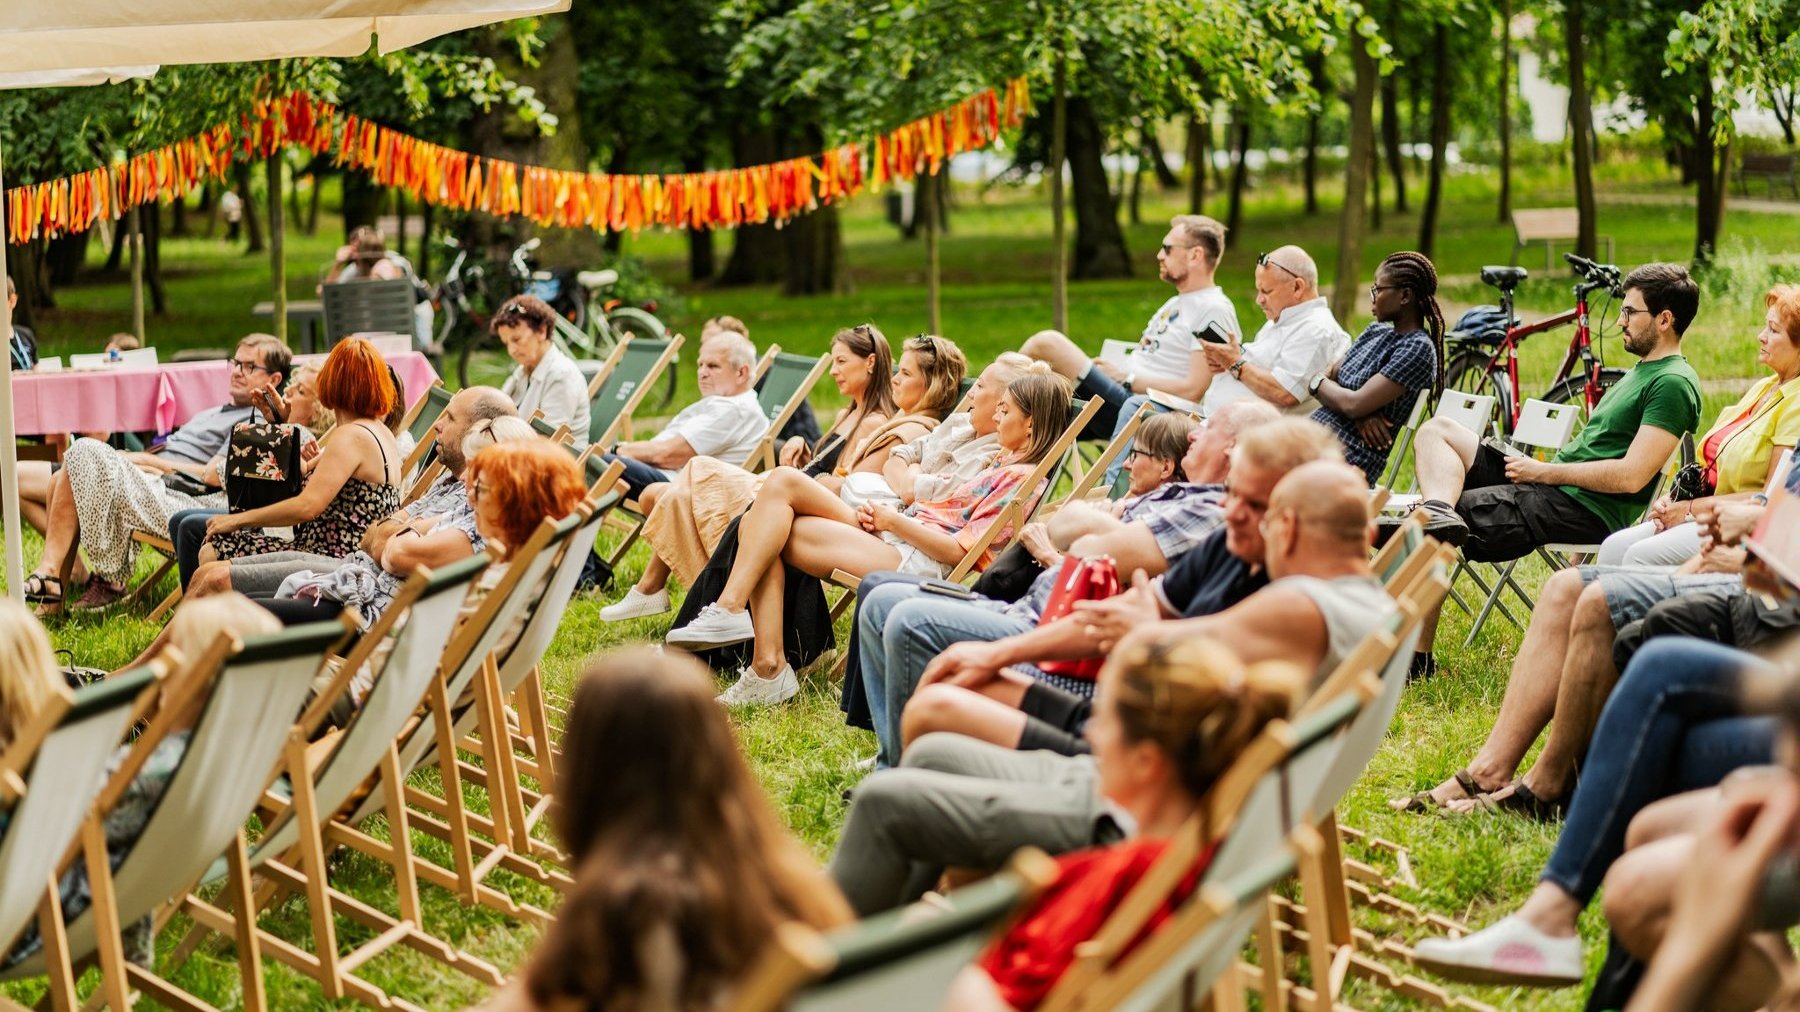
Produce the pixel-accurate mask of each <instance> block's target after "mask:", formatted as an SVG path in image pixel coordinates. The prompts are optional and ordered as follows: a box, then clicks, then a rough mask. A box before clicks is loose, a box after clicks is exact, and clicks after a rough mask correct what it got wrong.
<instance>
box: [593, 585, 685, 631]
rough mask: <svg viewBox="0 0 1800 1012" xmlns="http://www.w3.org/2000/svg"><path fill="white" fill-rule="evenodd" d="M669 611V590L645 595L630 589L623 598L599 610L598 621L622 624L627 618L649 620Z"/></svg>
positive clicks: (633, 588) (637, 590)
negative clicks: (653, 616)
mask: <svg viewBox="0 0 1800 1012" xmlns="http://www.w3.org/2000/svg"><path fill="white" fill-rule="evenodd" d="M668 610H669V589H668V588H667V587H664V588H663V589H662V590H659V591H657V592H656V593H654V594H646V593H644V592H643V591H641V590H639V589H637V588H636V587H632V588H631V589H630V590H628V591H626V592H625V596H624V597H621V598H619V599H618V600H617V601H615V602H613V603H612V604H609V605H607V606H606V607H604V608H602V609H600V621H602V622H623V621H625V620H626V619H628V618H649V617H650V616H652V615H661V614H662V613H663V612H665V611H668Z"/></svg>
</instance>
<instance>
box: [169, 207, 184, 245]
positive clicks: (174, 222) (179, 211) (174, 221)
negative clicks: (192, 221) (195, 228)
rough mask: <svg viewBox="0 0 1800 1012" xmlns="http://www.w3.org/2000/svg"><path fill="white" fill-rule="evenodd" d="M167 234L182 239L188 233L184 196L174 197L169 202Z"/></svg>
mask: <svg viewBox="0 0 1800 1012" xmlns="http://www.w3.org/2000/svg"><path fill="white" fill-rule="evenodd" d="M169 235H170V236H172V237H174V238H177V239H183V238H186V237H187V235H188V206H187V198H186V197H176V198H175V199H174V200H172V201H170V202H169Z"/></svg>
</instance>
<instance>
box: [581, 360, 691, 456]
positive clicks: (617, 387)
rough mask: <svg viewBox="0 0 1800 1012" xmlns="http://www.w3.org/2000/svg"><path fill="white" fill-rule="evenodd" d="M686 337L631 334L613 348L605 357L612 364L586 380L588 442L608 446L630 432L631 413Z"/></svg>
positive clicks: (653, 384) (654, 383)
mask: <svg viewBox="0 0 1800 1012" xmlns="http://www.w3.org/2000/svg"><path fill="white" fill-rule="evenodd" d="M686 340H687V339H686V338H684V337H682V336H681V335H680V334H672V335H670V336H669V337H666V338H653V337H634V338H632V339H631V340H630V341H629V342H621V343H620V347H619V348H616V349H614V351H613V354H612V356H611V357H609V359H608V362H609V363H611V366H612V367H611V368H610V369H607V368H604V367H603V370H602V372H601V373H600V374H599V375H596V376H595V377H594V378H593V380H592V381H590V382H589V383H588V410H589V416H588V417H589V423H588V441H589V442H591V443H595V444H597V445H599V446H602V447H609V446H611V445H613V444H614V443H616V442H618V441H619V440H620V439H623V438H626V437H628V436H630V435H631V417H632V414H633V413H634V412H635V411H637V408H638V405H640V404H642V403H643V402H644V398H645V397H646V396H647V395H648V394H649V393H650V389H651V388H652V387H654V386H655V385H656V381H657V379H658V378H659V377H661V376H662V373H663V370H664V369H667V368H669V366H670V365H671V364H672V363H673V362H674V361H675V359H676V356H678V355H679V354H680V353H681V345H682V342H684V341H686Z"/></svg>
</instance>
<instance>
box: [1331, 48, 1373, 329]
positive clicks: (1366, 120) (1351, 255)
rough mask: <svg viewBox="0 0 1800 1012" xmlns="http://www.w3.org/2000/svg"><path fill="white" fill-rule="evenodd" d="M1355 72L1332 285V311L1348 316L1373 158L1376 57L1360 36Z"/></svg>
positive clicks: (1358, 274)
mask: <svg viewBox="0 0 1800 1012" xmlns="http://www.w3.org/2000/svg"><path fill="white" fill-rule="evenodd" d="M1350 65H1351V67H1352V68H1353V69H1354V70H1355V72H1356V78H1355V79H1356V86H1355V91H1354V92H1353V94H1352V95H1351V98H1350V161H1349V165H1348V166H1346V169H1345V172H1344V206H1343V209H1342V210H1341V211H1339V212H1338V242H1337V245H1338V259H1337V277H1336V280H1335V281H1334V282H1333V283H1332V286H1331V313H1332V315H1333V316H1336V317H1337V318H1338V319H1340V320H1348V319H1349V318H1350V313H1351V311H1352V310H1354V309H1355V308H1356V292H1357V288H1358V287H1359V285H1360V284H1361V281H1362V247H1363V229H1364V217H1363V216H1364V214H1365V211H1366V208H1367V206H1368V205H1367V204H1366V203H1365V201H1366V199H1367V196H1368V195H1367V193H1365V192H1364V191H1365V188H1366V187H1367V185H1368V180H1369V172H1370V169H1371V167H1372V166H1373V163H1374V161H1375V122H1374V120H1375V76H1376V74H1375V60H1374V58H1373V57H1371V56H1370V55H1369V50H1368V47H1367V46H1365V45H1364V44H1363V41H1362V39H1360V38H1355V39H1352V41H1351V43H1350Z"/></svg>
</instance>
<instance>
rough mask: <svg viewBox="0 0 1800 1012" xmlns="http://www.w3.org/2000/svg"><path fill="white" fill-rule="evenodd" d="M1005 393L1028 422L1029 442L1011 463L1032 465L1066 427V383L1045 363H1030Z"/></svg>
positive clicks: (1069, 393) (1008, 386) (1067, 421)
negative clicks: (1023, 413) (1029, 430)
mask: <svg viewBox="0 0 1800 1012" xmlns="http://www.w3.org/2000/svg"><path fill="white" fill-rule="evenodd" d="M1006 392H1007V393H1008V394H1010V395H1011V396H1012V399H1013V403H1014V404H1016V405H1018V407H1019V410H1020V411H1023V412H1025V417H1026V418H1029V419H1031V442H1030V443H1027V444H1026V446H1025V452H1024V453H1022V454H1020V455H1019V459H1018V460H1017V461H1015V463H1025V464H1036V463H1037V462H1038V461H1040V460H1043V459H1044V454H1046V453H1049V452H1050V447H1051V446H1053V445H1054V444H1055V443H1056V439H1057V437H1058V436H1060V435H1062V433H1063V430H1064V429H1066V428H1068V427H1069V408H1070V404H1069V398H1070V397H1071V396H1072V393H1071V391H1070V387H1069V381H1068V380H1067V379H1064V378H1063V377H1062V376H1059V375H1057V374H1056V371H1055V370H1053V369H1051V368H1050V364H1049V363H1048V362H1033V363H1031V368H1029V369H1026V370H1025V371H1024V373H1023V374H1022V375H1020V376H1019V377H1018V378H1017V379H1014V380H1013V381H1012V382H1011V383H1008V384H1007V385H1006Z"/></svg>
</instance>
